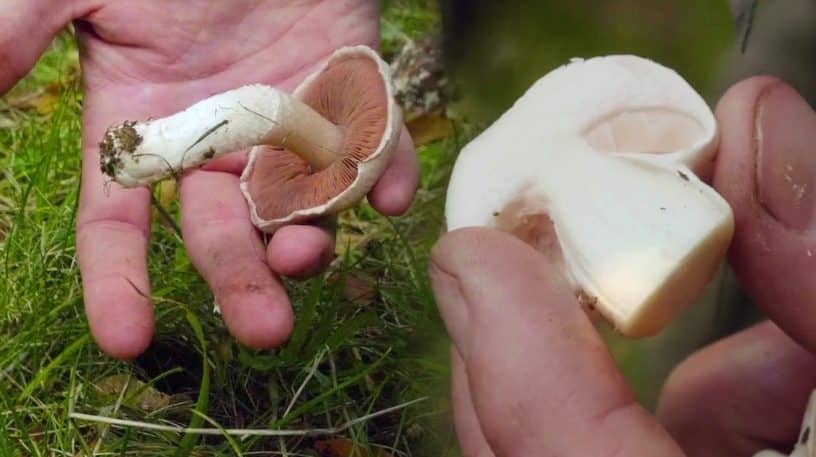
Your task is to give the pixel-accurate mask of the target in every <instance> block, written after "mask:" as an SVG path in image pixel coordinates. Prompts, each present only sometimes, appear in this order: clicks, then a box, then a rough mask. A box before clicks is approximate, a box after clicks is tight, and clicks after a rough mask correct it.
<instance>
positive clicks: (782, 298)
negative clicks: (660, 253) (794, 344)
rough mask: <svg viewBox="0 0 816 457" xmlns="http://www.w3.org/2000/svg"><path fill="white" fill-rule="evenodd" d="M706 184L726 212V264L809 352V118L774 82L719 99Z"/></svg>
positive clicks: (813, 331)
mask: <svg viewBox="0 0 816 457" xmlns="http://www.w3.org/2000/svg"><path fill="white" fill-rule="evenodd" d="M717 118H718V120H719V122H720V125H721V128H722V132H723V133H722V140H721V143H720V153H719V159H718V161H717V168H716V171H715V177H714V186H715V187H716V188H717V190H718V191H719V192H720V193H721V194H722V195H723V197H724V198H725V199H726V200H727V201H728V203H729V204H730V205H731V207H732V208H733V210H734V218H735V222H736V229H735V232H734V240H733V243H732V245H731V249H730V260H731V264H732V267H733V268H734V271H735V272H736V274H737V275H738V277H739V278H740V281H741V283H742V285H743V286H744V287H745V289H746V290H747V291H748V293H749V294H750V295H751V296H752V298H753V299H754V300H755V302H756V304H757V305H758V306H759V307H760V308H762V309H763V311H765V312H766V313H767V314H768V316H769V317H770V318H771V319H772V320H773V321H775V323H776V324H777V325H779V327H781V328H782V330H784V331H785V332H786V333H788V334H790V335H791V336H792V337H793V338H794V339H795V340H797V341H798V342H799V343H801V344H803V345H804V346H806V347H807V348H808V349H809V350H810V351H811V352H813V351H816V312H814V310H816V282H814V281H813V275H814V273H816V151H814V144H816V113H814V111H813V110H812V109H811V108H810V106H808V104H807V102H805V100H804V99H803V98H802V97H801V96H799V94H797V93H796V91H795V90H793V89H792V88H791V87H790V86H788V85H786V84H785V83H783V82H782V81H780V80H778V79H775V78H768V77H758V78H751V79H748V80H746V81H743V82H741V83H739V84H736V85H735V86H734V87H732V88H731V89H730V90H729V91H728V92H727V93H726V94H725V95H724V96H723V98H722V99H721V100H720V103H719V104H718V107H717Z"/></svg>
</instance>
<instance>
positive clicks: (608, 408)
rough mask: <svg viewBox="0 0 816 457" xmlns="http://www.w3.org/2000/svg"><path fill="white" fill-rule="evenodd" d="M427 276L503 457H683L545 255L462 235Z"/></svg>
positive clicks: (450, 238)
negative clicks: (640, 402)
mask: <svg viewBox="0 0 816 457" xmlns="http://www.w3.org/2000/svg"><path fill="white" fill-rule="evenodd" d="M430 274H431V280H432V283H433V288H434V292H435V294H436V298H437V301H438V304H439V308H440V312H441V314H442V316H443V319H444V320H445V323H446V325H447V328H448V331H449V333H450V336H451V338H452V340H453V344H454V346H455V348H456V350H457V352H458V354H460V355H461V358H462V361H463V364H464V371H465V372H466V375H467V387H468V388H469V392H470V400H471V401H472V403H473V408H472V411H474V414H475V415H476V416H477V419H478V423H479V425H480V426H481V431H482V432H483V433H484V438H485V439H486V441H487V442H488V443H489V444H490V446H491V448H492V449H493V451H494V452H495V454H496V455H498V456H503V455H558V456H585V455H611V454H615V455H662V456H672V455H682V452H681V451H680V449H679V448H678V447H677V445H676V444H675V443H674V442H673V441H672V440H671V439H670V438H669V436H668V434H667V433H666V432H665V431H664V430H663V429H662V428H661V427H660V425H658V424H657V422H656V421H655V420H654V419H653V418H652V417H651V416H649V415H648V413H647V412H646V411H645V410H644V409H643V408H641V407H640V406H639V405H638V404H637V403H636V402H635V400H634V397H633V394H632V392H631V390H630V388H629V387H628V386H627V385H626V383H625V381H624V379H623V376H622V375H621V374H620V372H619V371H618V369H617V367H616V366H615V363H614V360H613V359H612V357H611V356H610V354H609V351H608V350H607V348H606V347H605V346H604V344H603V341H602V340H601V338H600V337H599V335H598V334H597V332H596V331H595V328H594V327H593V325H592V323H591V321H590V319H589V318H588V317H587V316H586V315H585V313H584V312H583V311H582V310H581V308H580V306H579V304H578V302H577V300H576V298H575V296H574V295H573V292H572V290H571V289H570V287H569V286H568V285H567V283H566V282H565V281H564V280H563V279H561V276H560V274H559V273H558V272H557V271H556V270H555V269H554V268H553V266H552V265H550V264H549V263H548V261H547V260H546V259H545V257H544V256H543V255H541V254H540V253H539V252H537V251H535V250H533V249H532V248H530V247H529V246H528V245H526V244H524V243H522V242H521V241H519V240H518V239H516V238H513V237H511V236H510V235H507V234H504V233H502V232H497V231H492V230H486V229H464V230H457V231H454V232H451V233H449V234H447V235H446V236H444V237H443V238H442V239H441V240H440V241H439V242H438V243H437V245H436V246H435V247H434V249H433V252H432V255H431V268H430Z"/></svg>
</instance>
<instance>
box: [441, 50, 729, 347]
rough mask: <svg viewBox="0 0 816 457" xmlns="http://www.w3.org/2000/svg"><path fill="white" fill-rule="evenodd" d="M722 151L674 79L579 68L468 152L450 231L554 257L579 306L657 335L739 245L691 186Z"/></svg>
mask: <svg viewBox="0 0 816 457" xmlns="http://www.w3.org/2000/svg"><path fill="white" fill-rule="evenodd" d="M717 139H718V137H717V129H716V123H715V120H714V117H713V114H712V113H711V111H710V109H709V108H708V106H707V105H706V104H705V102H704V101H703V100H702V99H701V98H700V96H699V95H698V94H697V93H696V92H694V90H693V89H692V88H691V87H690V86H689V85H688V84H687V83H686V82H685V81H684V80H683V79H682V78H681V77H680V76H679V75H677V74H676V73H675V72H673V71H671V70H669V69H668V68H666V67H663V66H660V65H658V64H656V63H654V62H651V61H648V60H646V59H641V58H638V57H634V56H610V57H601V58H595V59H590V60H587V61H582V60H575V61H573V62H572V63H570V64H569V65H566V66H564V67H561V68H559V69H557V70H555V71H554V72H552V73H550V74H549V75H547V76H545V77H543V78H542V79H540V80H539V81H538V82H536V83H535V84H534V85H533V87H532V88H530V89H529V90H528V92H527V93H526V94H525V95H524V96H522V97H521V98H520V99H519V100H518V101H517V102H516V103H515V105H514V106H513V107H512V108H511V109H510V110H508V111H507V112H506V113H504V114H503V115H502V116H501V118H500V119H499V120H497V121H496V122H495V123H494V124H493V125H492V126H491V127H489V128H488V129H487V130H485V131H484V132H483V133H482V134H481V135H480V136H479V137H477V138H476V139H474V140H473V141H472V142H471V143H469V144H468V145H467V146H466V147H465V148H464V149H463V151H462V152H461V154H460V156H459V158H458V160H457V163H456V166H455V168H454V172H453V175H452V178H451V182H450V187H449V189H448V196H447V203H446V218H447V227H448V229H449V230H454V229H458V228H462V227H472V226H481V227H494V228H498V229H502V230H507V231H509V232H511V233H514V234H516V235H517V236H519V237H520V238H522V239H524V240H525V241H527V242H528V243H530V244H532V245H533V246H536V247H537V248H539V249H540V250H542V251H552V250H553V249H554V248H553V247H552V246H554V245H557V248H558V250H559V254H558V255H556V256H555V260H556V263H558V262H561V265H562V268H563V272H564V274H565V276H566V277H567V278H568V280H570V281H571V282H572V284H573V286H574V288H575V293H576V296H578V297H579V299H581V301H582V302H588V303H582V304H585V305H586V304H589V305H590V307H594V308H597V310H598V311H599V312H600V313H601V314H602V315H603V316H604V317H605V318H606V319H608V320H609V321H610V322H611V323H612V324H613V325H614V326H615V327H616V328H617V329H618V330H619V331H620V332H621V333H623V334H624V335H627V336H631V337H641V336H649V335H654V334H656V333H658V332H659V331H660V330H661V329H662V328H664V327H665V325H666V324H667V323H668V322H670V321H671V319H672V318H673V317H675V316H676V315H677V313H679V312H680V311H681V310H682V309H683V308H684V307H685V306H687V305H688V304H690V302H692V301H693V300H694V298H696V296H697V295H698V294H699V293H700V292H701V291H702V290H703V289H704V287H705V286H706V285H707V284H708V283H709V282H710V280H711V279H712V277H713V276H714V274H715V272H716V270H717V269H718V268H719V266H720V265H721V263H722V261H723V258H724V254H725V251H726V249H727V246H728V244H729V242H730V239H731V236H732V233H733V217H732V214H731V210H730V207H729V206H728V204H727V203H726V202H725V201H724V200H723V199H722V198H721V197H720V196H719V195H718V194H717V193H716V192H715V191H714V190H713V189H711V188H710V187H708V186H707V185H706V184H705V183H704V182H703V181H701V180H700V179H699V177H698V176H696V175H695V172H697V173H699V174H701V175H703V176H707V175H708V174H709V173H710V171H711V167H712V163H713V159H714V157H715V154H716V147H717ZM543 216H546V217H545V218H544V219H542V217H543ZM545 219H546V220H547V221H552V222H551V228H549V229H543V230H542V229H540V228H536V227H538V226H539V225H540V223H541V221H542V220H545ZM553 240H557V241H553ZM548 255H550V256H551V257H553V256H552V254H548ZM561 258H563V260H560V259H561Z"/></svg>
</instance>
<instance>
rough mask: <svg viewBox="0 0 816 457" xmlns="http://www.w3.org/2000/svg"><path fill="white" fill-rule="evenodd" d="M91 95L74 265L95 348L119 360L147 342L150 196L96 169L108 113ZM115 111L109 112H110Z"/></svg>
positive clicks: (137, 351) (150, 319) (85, 114)
mask: <svg viewBox="0 0 816 457" xmlns="http://www.w3.org/2000/svg"><path fill="white" fill-rule="evenodd" d="M105 106H112V104H108V103H105V102H104V101H101V100H100V99H99V98H98V97H96V96H95V95H94V94H92V93H88V94H87V96H86V105H85V111H84V112H83V125H84V127H83V132H82V142H83V161H82V188H81V192H80V201H79V211H78V214H77V260H78V264H79V270H80V273H81V276H82V288H83V296H84V302H85V313H86V314H87V317H88V325H89V326H90V329H91V333H92V334H93V336H94V339H95V340H96V342H97V344H98V345H99V347H100V348H101V349H102V350H103V351H105V352H106V353H107V354H109V355H111V356H113V357H117V358H123V359H130V358H134V357H136V356H138V355H140V354H141V353H142V352H144V350H145V349H147V346H148V345H149V344H150V341H151V339H152V337H153V328H154V322H153V304H152V301H151V300H150V299H149V298H148V297H149V296H150V282H149V280H148V276H147V250H148V245H149V234H150V214H151V213H150V191H149V190H148V189H144V188H139V189H123V188H121V187H120V186H119V185H118V184H115V183H111V184H109V185H107V184H106V181H105V178H104V177H103V176H102V172H101V171H100V169H99V147H98V146H97V141H98V139H99V138H101V136H102V130H103V128H104V127H103V125H104V122H99V120H100V119H112V118H115V115H114V113H113V111H109V110H106V109H105V108H104V107H105ZM113 109H115V108H113Z"/></svg>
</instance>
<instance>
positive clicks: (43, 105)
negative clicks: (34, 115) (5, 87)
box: [7, 83, 62, 115]
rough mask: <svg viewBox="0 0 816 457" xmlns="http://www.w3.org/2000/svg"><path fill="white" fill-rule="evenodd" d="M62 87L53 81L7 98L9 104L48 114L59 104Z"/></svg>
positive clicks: (12, 106)
mask: <svg viewBox="0 0 816 457" xmlns="http://www.w3.org/2000/svg"><path fill="white" fill-rule="evenodd" d="M61 91H62V87H61V86H60V85H59V84H58V83H51V84H49V85H47V86H45V87H40V88H37V89H35V90H32V91H29V92H23V93H19V94H14V95H12V96H9V97H8V98H7V103H8V106H9V107H11V108H17V109H22V110H31V109H33V110H35V111H37V112H38V113H40V114H43V115H48V114H51V113H53V112H54V110H55V109H56V107H57V104H59V100H60V92H61Z"/></svg>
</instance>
